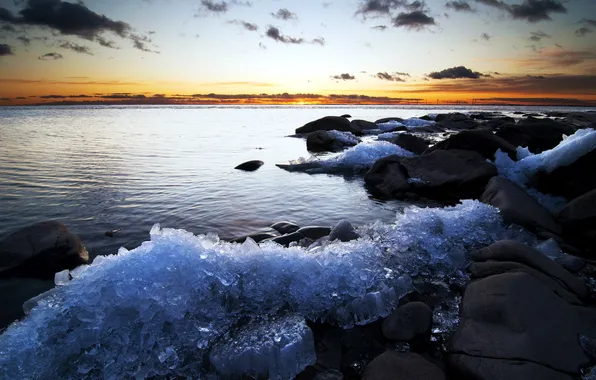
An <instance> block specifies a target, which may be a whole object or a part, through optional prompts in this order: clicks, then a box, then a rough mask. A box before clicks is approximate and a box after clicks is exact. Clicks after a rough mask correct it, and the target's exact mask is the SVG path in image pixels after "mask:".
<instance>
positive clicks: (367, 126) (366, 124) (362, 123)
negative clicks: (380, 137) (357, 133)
mask: <svg viewBox="0 0 596 380" xmlns="http://www.w3.org/2000/svg"><path fill="white" fill-rule="evenodd" d="M352 124H354V125H355V126H356V128H359V129H361V130H363V131H367V130H371V129H379V127H378V126H377V125H376V124H375V123H373V122H370V121H366V120H360V119H356V120H352Z"/></svg>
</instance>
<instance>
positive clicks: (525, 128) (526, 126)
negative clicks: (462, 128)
mask: <svg viewBox="0 0 596 380" xmlns="http://www.w3.org/2000/svg"><path fill="white" fill-rule="evenodd" d="M573 132H575V131H574V129H573V127H571V126H569V125H567V124H563V123H559V122H556V121H553V120H550V119H535V118H528V119H525V120H521V121H519V122H518V123H517V124H506V125H504V126H502V127H501V128H499V130H498V131H497V132H496V135H497V136H499V137H501V138H502V139H504V140H506V141H508V142H509V143H510V144H511V145H513V146H516V147H517V146H527V147H528V148H529V150H530V151H531V152H532V153H541V152H543V151H545V150H549V149H552V148H554V147H555V146H557V145H558V144H559V143H560V142H561V140H563V135H567V136H569V135H571V134H572V133H573Z"/></svg>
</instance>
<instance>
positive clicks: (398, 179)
mask: <svg viewBox="0 0 596 380" xmlns="http://www.w3.org/2000/svg"><path fill="white" fill-rule="evenodd" d="M402 159H403V158H402V157H401V156H397V155H392V156H387V157H383V158H381V159H379V160H377V161H376V162H375V163H374V165H373V166H372V168H370V170H369V171H368V172H367V173H366V174H365V175H364V182H365V183H366V185H367V186H368V187H369V188H370V189H371V191H372V192H375V193H380V194H381V195H384V196H392V195H396V194H399V193H402V192H405V191H407V190H408V189H409V188H410V185H409V183H408V174H407V173H406V170H405V169H404V168H403V167H402V166H401V165H400V162H401V160H402Z"/></svg>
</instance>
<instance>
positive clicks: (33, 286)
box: [0, 277, 54, 333]
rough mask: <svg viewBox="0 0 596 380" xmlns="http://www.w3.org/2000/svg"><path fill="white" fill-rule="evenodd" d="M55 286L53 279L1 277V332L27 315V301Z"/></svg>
mask: <svg viewBox="0 0 596 380" xmlns="http://www.w3.org/2000/svg"><path fill="white" fill-rule="evenodd" d="M53 287H54V282H53V281H42V280H38V279H33V278H18V277H17V278H4V279H0V310H1V311H0V333H1V331H2V329H4V328H5V327H7V326H8V325H10V324H11V323H12V322H14V321H16V320H17V319H20V318H22V317H24V316H25V313H24V310H23V304H24V303H25V302H27V301H28V300H29V299H31V298H34V297H36V296H38V295H39V294H41V293H43V292H45V291H47V290H50V289H51V288H53Z"/></svg>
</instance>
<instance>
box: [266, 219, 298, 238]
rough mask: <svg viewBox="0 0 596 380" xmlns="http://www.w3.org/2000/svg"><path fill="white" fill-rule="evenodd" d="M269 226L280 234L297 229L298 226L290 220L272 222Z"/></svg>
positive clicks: (289, 232)
mask: <svg viewBox="0 0 596 380" xmlns="http://www.w3.org/2000/svg"><path fill="white" fill-rule="evenodd" d="M270 228H273V229H274V230H276V231H277V232H279V233H280V234H282V235H285V234H291V233H292V232H296V231H298V230H299V229H300V226H299V225H297V224H295V223H292V222H286V221H283V222H277V223H274V224H272V225H271V227H270Z"/></svg>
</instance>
